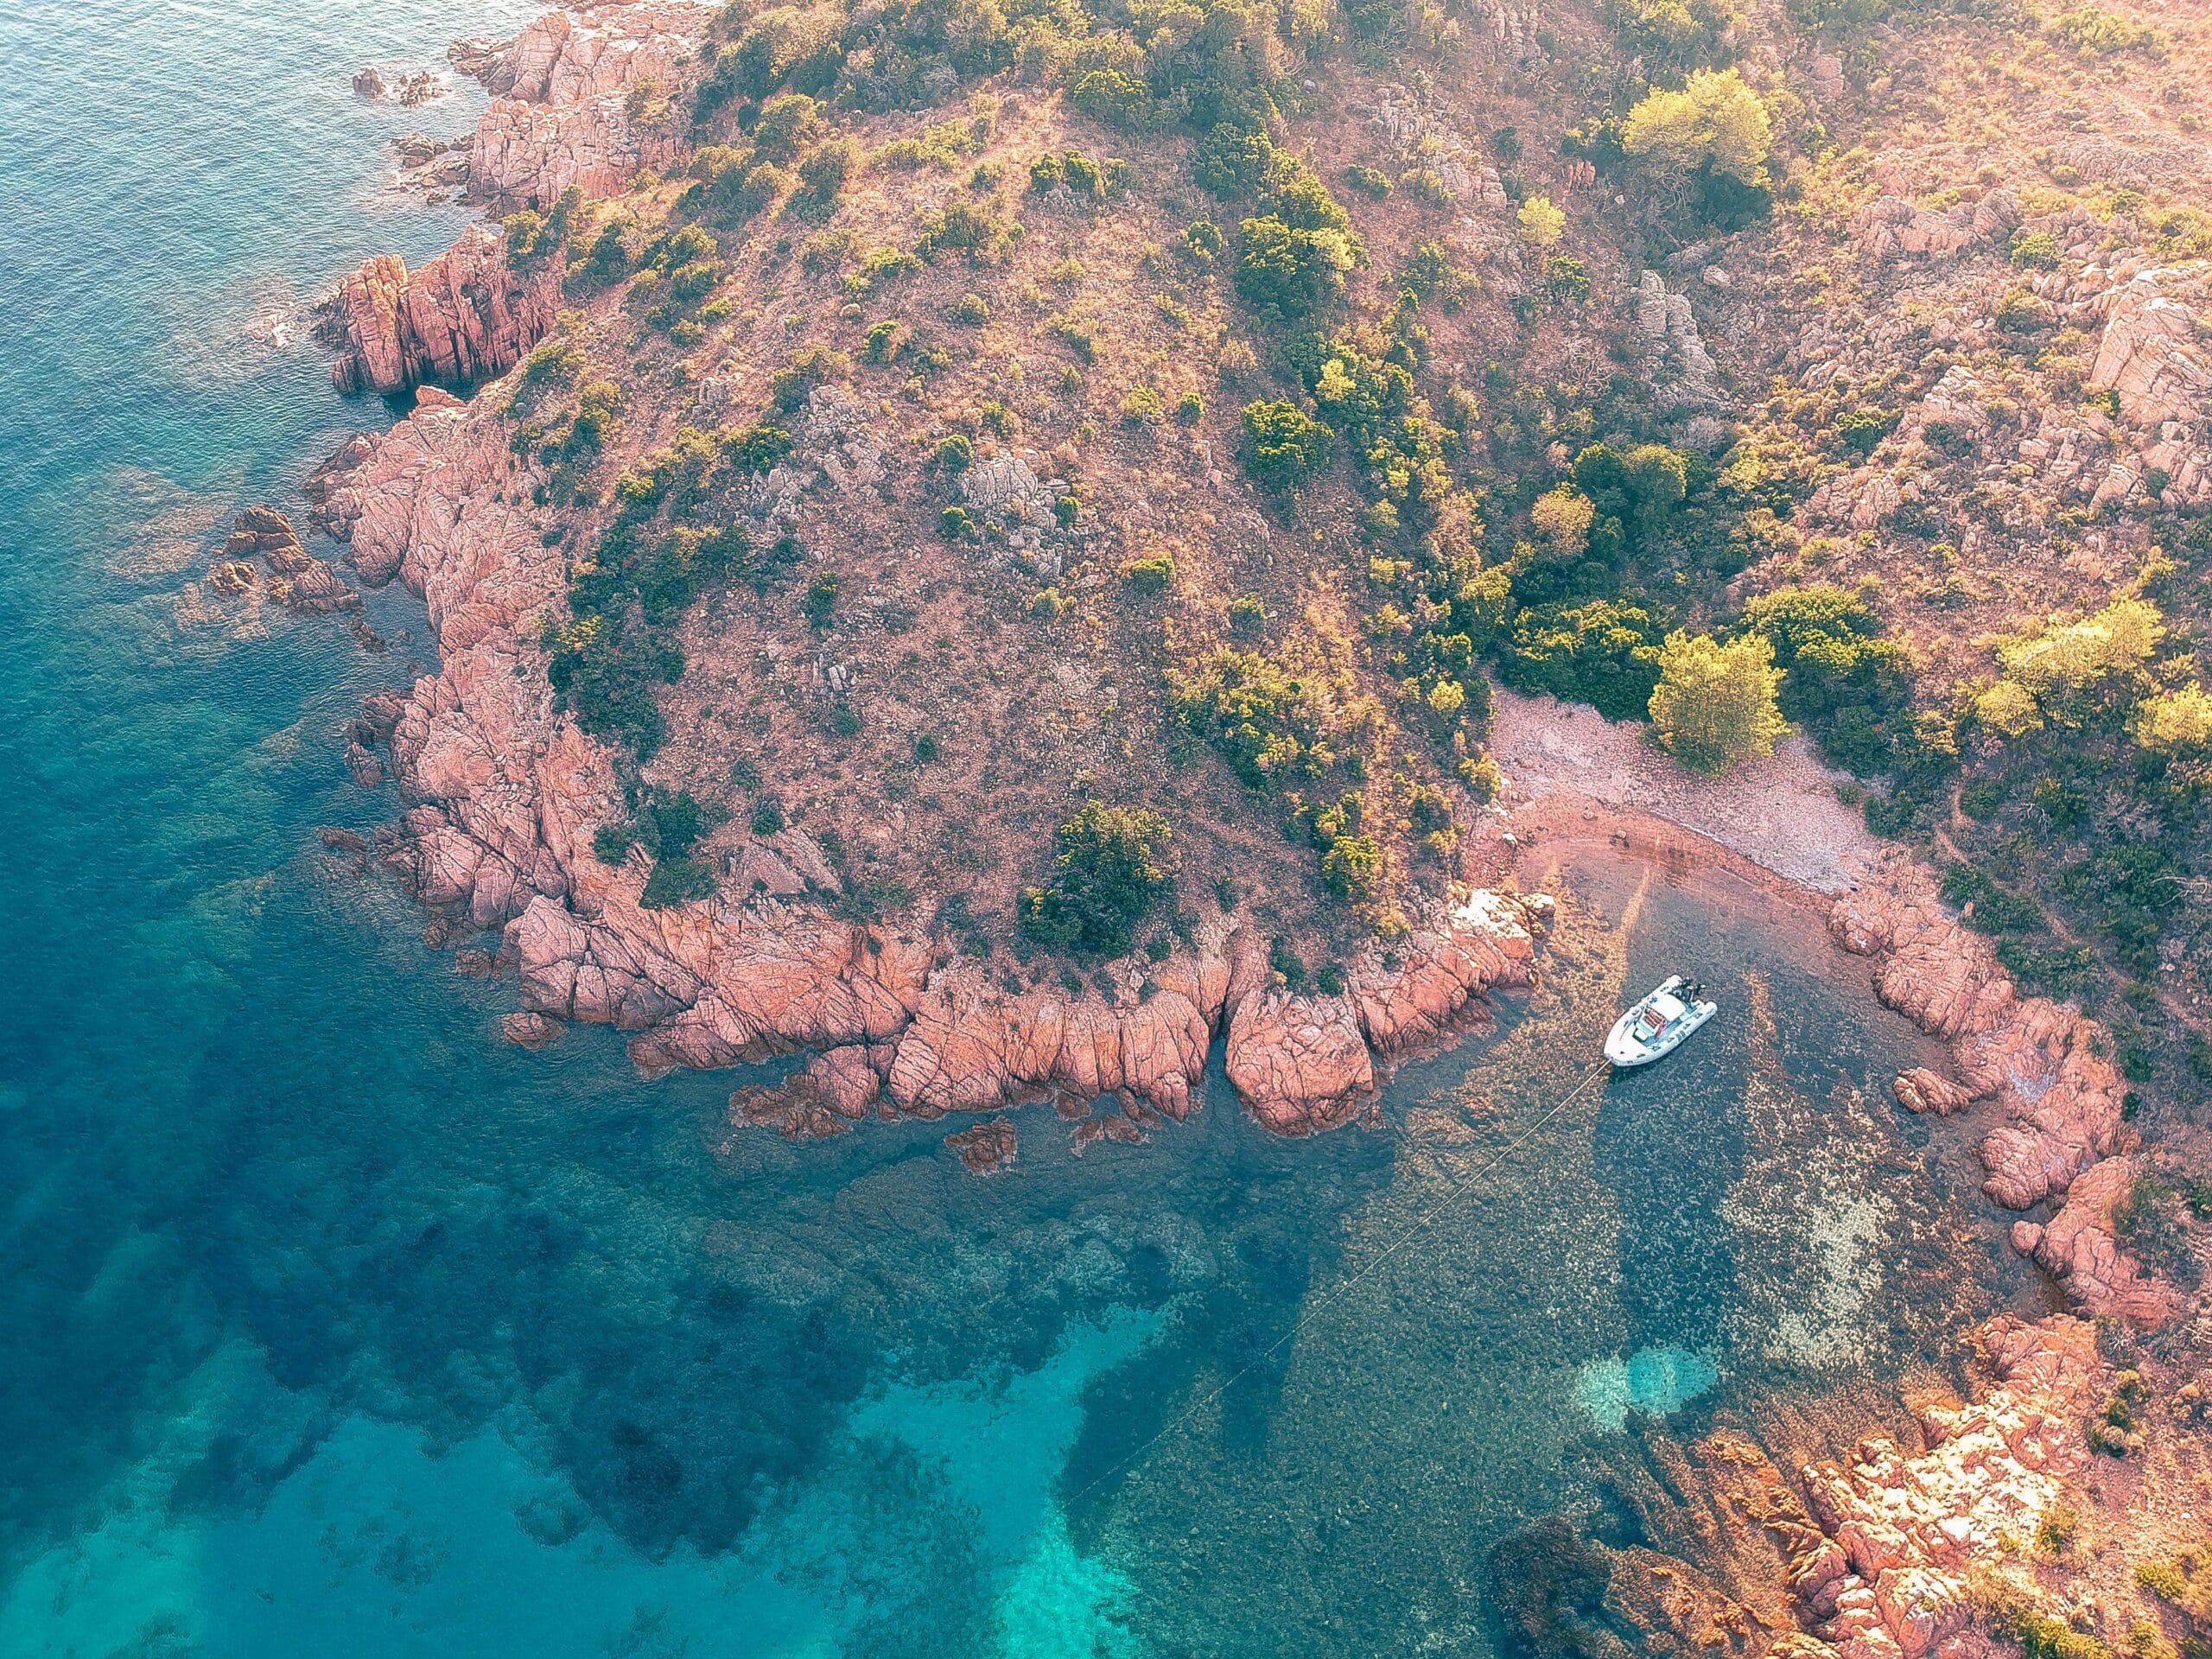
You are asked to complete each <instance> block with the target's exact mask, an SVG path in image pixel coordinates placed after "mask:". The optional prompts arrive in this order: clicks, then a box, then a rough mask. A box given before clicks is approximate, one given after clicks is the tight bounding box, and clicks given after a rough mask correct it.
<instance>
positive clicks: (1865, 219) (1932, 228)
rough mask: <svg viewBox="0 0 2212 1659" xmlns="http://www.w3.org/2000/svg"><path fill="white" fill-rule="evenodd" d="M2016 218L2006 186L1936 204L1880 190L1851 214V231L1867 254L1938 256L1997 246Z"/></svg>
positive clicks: (1877, 258)
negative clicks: (1976, 196) (1946, 204)
mask: <svg viewBox="0 0 2212 1659" xmlns="http://www.w3.org/2000/svg"><path fill="white" fill-rule="evenodd" d="M2019 222H2020V205H2019V202H2018V200H2017V199H2015V197H2014V196H2013V194H2012V192H2011V191H2009V190H1992V191H1991V192H1989V194H1986V195H1985V196H1983V197H1982V198H1981V199H1980V200H1979V201H1975V202H1961V204H1960V205H1958V206H1957V207H1946V208H1940V209H1938V208H1932V207H1916V206H1915V205H1914V204H1913V203H1911V202H1910V201H1907V200H1904V198H1903V197H1900V196H1881V197H1878V198H1877V199H1876V200H1873V201H1871V202H1869V203H1867V204H1866V207H1861V208H1860V209H1859V211H1858V213H1855V214H1853V216H1852V220H1851V234H1852V236H1853V238H1855V239H1856V240H1857V242H1858V244H1859V248H1860V249H1861V251H1864V253H1865V254H1866V257H1867V258H1868V259H1870V260H1873V261H1877V262H1878V261H1881V260H1885V259H1899V258H1905V259H1941V258H1945V257H1948V256H1950V255H1952V254H1955V253H1961V252H1963V251H1966V250H1967V249H1968V248H1974V247H2001V246H2002V245H2004V243H2005V239H2006V238H2008V237H2010V236H2011V235H2012V232H2013V230H2014V228H2015V227H2016V226H2018V224H2019Z"/></svg>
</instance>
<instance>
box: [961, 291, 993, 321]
mask: <svg viewBox="0 0 2212 1659" xmlns="http://www.w3.org/2000/svg"><path fill="white" fill-rule="evenodd" d="M952 320H953V321H955V322H964V323H966V324H967V325H968V326H969V327H971V328H979V327H982V325H983V324H985V323H987V322H988V321H990V320H991V307H990V302H988V300H986V299H984V297H983V296H982V295H980V294H963V295H962V296H960V303H959V304H957V305H956V306H954V307H953V308H952Z"/></svg>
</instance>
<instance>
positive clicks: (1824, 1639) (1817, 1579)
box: [1789, 1314, 2105, 1659]
mask: <svg viewBox="0 0 2212 1659" xmlns="http://www.w3.org/2000/svg"><path fill="white" fill-rule="evenodd" d="M1975 1342H1976V1345H1977V1346H1978V1347H1979V1348H1980V1351H1982V1353H1983V1354H1984V1355H1985V1356H1986V1359H1987V1362H1988V1365H1989V1368H1990V1371H1991V1374H1992V1376H1993V1379H1994V1383H1995V1386H1994V1387H1993V1388H1992V1389H1990V1390H1989V1391H1988V1392H1987V1393H1986V1395H1985V1396H1984V1397H1983V1398H1982V1399H1980V1400H1979V1401H1977V1402H1973V1403H1971V1404H1968V1405H1965V1406H1961V1407H1957V1408H1950V1407H1933V1408H1929V1409H1928V1410H1926V1411H1924V1412H1923V1413H1922V1414H1921V1433H1922V1435H1923V1439H1924V1440H1925V1442H1926V1446H1927V1449H1926V1450H1925V1451H1923V1452H1919V1453H1917V1454H1916V1453H1913V1452H1910V1451H1908V1450H1905V1449H1904V1448H1901V1447H1900V1446H1898V1445H1897V1443H1896V1442H1895V1441H1893V1440H1888V1439H1885V1438H1882V1437H1879V1436H1875V1437H1870V1438H1868V1439H1866V1440H1862V1441H1860V1442H1859V1447H1858V1450H1857V1453H1856V1455H1855V1456H1854V1457H1853V1459H1851V1460H1850V1462H1849V1463H1848V1464H1825V1465H1812V1466H1809V1467H1808V1468H1806V1469H1805V1470H1804V1471H1802V1479H1803V1482H1804V1485H1805V1490H1806V1493H1807V1496H1808V1500H1809V1507H1810V1510H1811V1513H1812V1516H1813V1518H1814V1519H1815V1521H1816V1522H1817V1523H1818V1527H1819V1530H1818V1531H1817V1532H1816V1533H1812V1534H1809V1535H1799V1536H1798V1537H1797V1538H1796V1541H1795V1548H1793V1549H1792V1550H1791V1553H1790V1559H1789V1581H1790V1584H1791V1586H1792V1588H1793V1589H1794V1590H1795V1592H1796V1596H1797V1598H1798V1601H1799V1604H1800V1605H1801V1607H1802V1610H1803V1611H1802V1615H1801V1617H1802V1618H1803V1619H1804V1620H1805V1622H1806V1623H1807V1624H1809V1625H1810V1626H1811V1627H1812V1629H1813V1630H1814V1631H1815V1636H1816V1637H1817V1638H1818V1639H1817V1641H1808V1640H1801V1641H1800V1642H1799V1643H1796V1645H1795V1646H1794V1647H1793V1648H1792V1649H1790V1651H1792V1652H1793V1653H1795V1654H1797V1655H1799V1656H1802V1659H1810V1656H1813V1655H1815V1654H1830V1653H1832V1654H1834V1655H1836V1656H1839V1659H1900V1656H1902V1659H1923V1656H1925V1655H1930V1654H1934V1655H1943V1656H1948V1655H1949V1654H1951V1653H1954V1652H1956V1651H1961V1649H1958V1648H1957V1647H1956V1645H1955V1638H1956V1637H1958V1636H1959V1634H1960V1632H1961V1631H1962V1630H1964V1629H1965V1628H1966V1625H1967V1618H1968V1614H1969V1611H1970V1610H1969V1607H1968V1604H1967V1576H1968V1574H1969V1573H1971V1572H1972V1571H1973V1569H1974V1568H1975V1567H1982V1566H1988V1565H1992V1564H1994V1563H1995V1562H1997V1561H1998V1560H2000V1559H2002V1558H2003V1557H2004V1556H2005V1554H2008V1553H2010V1552H2011V1551H2012V1550H2013V1549H2015V1548H2018V1542H2019V1541H2021V1540H2023V1539H2032V1538H2034V1537H2035V1535H2036V1529H2037V1526H2038V1524H2039V1523H2040V1522H2042V1520H2043V1517H2044V1515H2045V1513H2046V1512H2048V1511H2049V1510H2050V1507H2051V1505H2052V1503H2054V1502H2056V1499H2057V1498H2058V1497H2059V1494H2060V1491H2061V1485H2062V1482H2063V1480H2064V1479H2065V1478H2068V1477H2069V1476H2071V1475H2075V1474H2078V1473H2079V1472H2080V1471H2082V1469H2083V1468H2084V1467H2086V1466H2087V1465H2088V1460H2089V1455H2090V1454H2089V1450H2088V1442H2087V1441H2086V1440H2084V1439H2083V1437H2082V1419H2083V1418H2084V1417H2085V1416H2086V1415H2087V1414H2088V1412H2089V1411H2090V1410H2091V1409H2092V1408H2093V1407H2094V1405H2095V1403H2096V1401H2097V1397H2098V1394H2099V1389H2100V1385H2101V1381H2102V1379H2103V1376H2104V1374H2105V1373H2104V1368H2103V1366H2102V1364H2101V1362H2100V1361H2099V1359H2098V1357H2097V1350H2096V1330H2095V1327H2094V1325H2090V1324H2089V1323H2088V1321H2086V1320H2082V1319H2073V1318H2069V1317H2068V1316H2066V1315H2063V1314H2061V1315H2056V1316H2054V1317H2052V1318H2050V1319H2042V1320H2038V1321H2037V1322H2034V1323H2032V1324H2031V1323H2029V1322H2027V1321H2025V1320H2023V1319H2018V1318H2016V1317H2014V1316H2013V1315H2011V1314H2004V1315H2000V1316H1999V1317H1998V1318H1997V1319H1993V1320H1991V1321H1990V1322H1989V1323H1988V1324H1987V1325H1984V1326H1983V1327H1982V1328H1981V1330H1980V1332H1977V1333H1976V1337H1975Z"/></svg>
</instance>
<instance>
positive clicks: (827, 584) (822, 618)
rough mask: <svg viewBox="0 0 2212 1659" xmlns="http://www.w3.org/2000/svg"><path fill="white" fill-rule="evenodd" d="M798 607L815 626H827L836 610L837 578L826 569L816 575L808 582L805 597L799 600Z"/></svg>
mask: <svg viewBox="0 0 2212 1659" xmlns="http://www.w3.org/2000/svg"><path fill="white" fill-rule="evenodd" d="M799 608H800V609H801V610H803V611H804V612H805V613H806V620H808V621H809V622H810V623H812V624H813V625H814V626H816V627H817V628H826V627H828V626H829V622H830V619H831V618H832V617H833V616H835V615H836V610H837V578H836V576H834V575H830V574H829V572H828V571H826V570H825V571H823V573H822V574H821V575H818V576H817V577H816V578H815V579H814V580H813V582H810V583H809V584H808V587H807V590H806V597H805V598H804V600H802V601H799Z"/></svg>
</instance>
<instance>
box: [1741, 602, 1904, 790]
mask: <svg viewBox="0 0 2212 1659" xmlns="http://www.w3.org/2000/svg"><path fill="white" fill-rule="evenodd" d="M1741 626H1743V627H1744V628H1745V629H1747V630H1749V631H1750V632H1755V633H1758V634H1759V635H1761V636H1762V637H1764V639H1766V640H1767V642H1768V643H1769V644H1770V645H1772V646H1773V648H1774V660H1775V664H1776V666H1777V667H1778V668H1780V669H1781V670H1782V671H1783V682H1782V691H1781V708H1782V713H1783V717H1784V718H1786V719H1788V720H1790V721H1795V722H1796V723H1797V724H1799V725H1802V726H1803V727H1804V728H1806V730H1808V732H1810V733H1812V734H1813V735H1814V736H1815V738H1816V739H1818V740H1819V741H1820V743H1821V747H1822V748H1823V749H1824V750H1826V751H1827V754H1828V757H1829V758H1830V759H1831V760H1834V761H1836V762H1837V763H1838V764H1839V765H1841V766H1845V767H1847V768H1848V769H1849V770H1851V771H1852V772H1856V773H1858V774H1859V776H1860V777H1872V776H1875V775H1877V774H1878V773H1882V772H1894V771H1897V770H1899V769H1900V768H1906V769H1910V768H1911V767H1914V766H1918V765H1920V764H1922V763H1923V761H1925V760H1928V759H1929V756H1928V755H1927V754H1926V753H1924V752H1923V747H1922V746H1921V745H1920V743H1919V742H1918V741H1916V734H1915V729H1914V726H1913V717H1912V691H1913V680H1912V667H1911V661H1910V658H1909V657H1908V656H1907V654H1906V652H1905V651H1904V647H1903V646H1902V645H1898V644H1897V642H1896V641H1894V640H1891V639H1885V638H1883V637H1882V620H1881V618H1880V616H1879V615H1878V614H1877V613H1876V612H1875V611H1874V609H1873V608H1872V606H1870V605H1869V604H1868V603H1867V602H1866V601H1865V600H1863V599H1860V598H1859V597H1858V596H1856V595H1854V594H1848V593H1846V592H1845V591H1844V590H1843V589H1842V588H1835V587H1830V586H1827V585H1823V584H1814V585H1810V586H1807V587H1803V588H1777V589H1776V590H1775V591H1774V592H1773V593H1771V594H1763V595H1761V596H1760V597H1758V598H1757V599H1754V600H1752V601H1751V602H1750V603H1749V604H1748V605H1746V606H1745V607H1744V615H1743V620H1742V624H1741Z"/></svg>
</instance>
